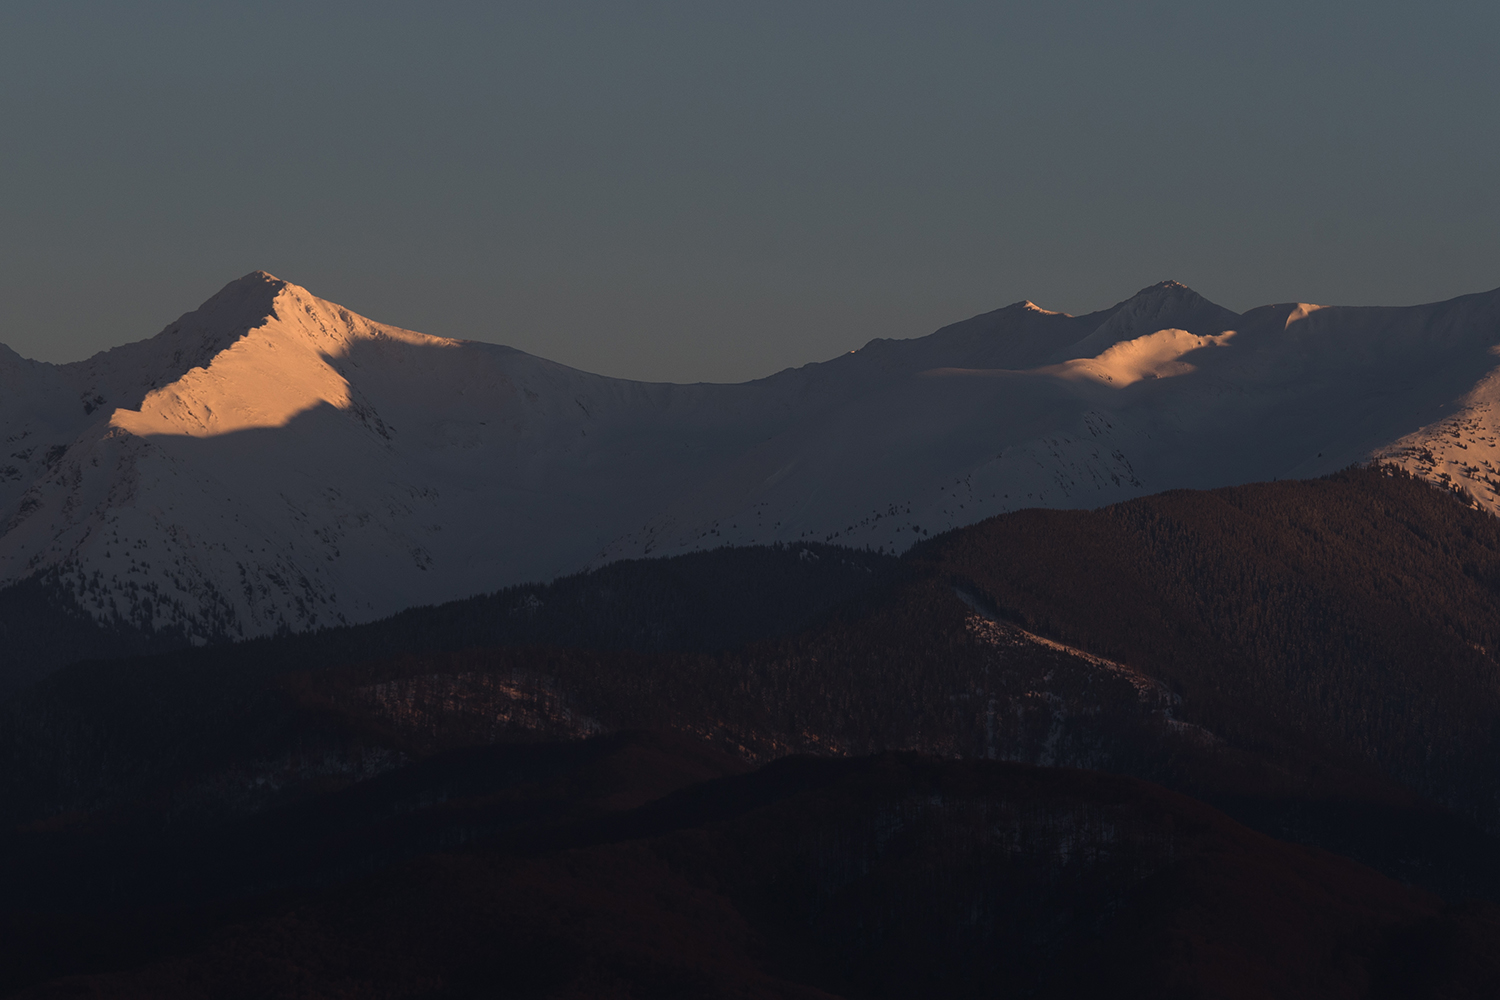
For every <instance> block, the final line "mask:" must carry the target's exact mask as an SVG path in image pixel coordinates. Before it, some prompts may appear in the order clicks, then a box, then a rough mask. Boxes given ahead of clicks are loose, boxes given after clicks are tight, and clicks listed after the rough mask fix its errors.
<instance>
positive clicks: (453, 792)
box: [8, 734, 1500, 1000]
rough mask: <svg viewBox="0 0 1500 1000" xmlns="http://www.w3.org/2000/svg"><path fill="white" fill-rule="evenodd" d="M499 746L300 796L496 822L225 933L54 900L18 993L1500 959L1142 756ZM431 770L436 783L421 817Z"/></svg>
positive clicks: (1172, 991)
mask: <svg viewBox="0 0 1500 1000" xmlns="http://www.w3.org/2000/svg"><path fill="white" fill-rule="evenodd" d="M489 756H490V758H491V761H490V764H491V767H489V768H487V769H486V768H480V769H475V768H472V767H470V768H466V769H460V768H456V767H454V764H455V763H456V762H455V761H452V760H450V759H449V755H441V756H440V757H438V758H434V760H433V761H432V764H433V765H442V766H441V767H435V766H429V767H427V768H425V769H419V770H417V771H415V772H414V773H413V774H412V775H411V776H410V777H409V778H407V779H405V780H404V781H401V782H396V781H392V780H391V779H374V780H372V781H371V782H370V783H369V786H368V789H367V790H364V791H362V792H360V793H358V794H359V798H360V799H361V800H363V801H359V802H349V801H344V800H348V799H350V798H351V796H350V795H349V794H347V793H346V794H345V795H343V796H339V797H335V798H334V799H332V800H330V801H329V802H328V803H326V804H325V805H324V806H322V807H321V808H320V809H319V810H318V811H317V812H316V814H314V815H311V816H308V815H301V816H294V817H283V819H286V818H294V819H297V820H299V821H300V822H299V823H297V825H296V827H295V832H296V833H299V834H301V835H302V839H303V840H304V841H308V840H311V841H313V842H314V845H315V846H314V849H313V851H312V853H311V854H308V853H303V854H300V855H293V856H292V861H293V863H294V864H295V863H302V864H306V863H308V861H309V860H310V859H311V860H323V861H326V862H330V863H332V864H335V865H337V864H339V863H340V862H341V861H342V860H344V859H345V858H347V857H348V855H349V854H350V853H354V852H360V851H369V850H372V849H374V850H381V849H388V847H387V845H388V844H389V842H391V841H392V840H393V839H395V840H398V841H405V840H407V839H409V838H411V837H413V836H416V837H418V838H419V839H422V840H424V842H425V843H428V844H431V843H436V842H441V839H442V833H443V832H444V830H445V829H446V830H449V831H451V830H453V829H454V828H456V827H461V826H466V825H472V824H474V823H476V822H480V823H484V824H485V825H486V826H487V828H488V830H489V831H490V834H491V835H490V838H489V839H488V840H486V841H485V842H484V843H483V844H482V845H476V846H472V847H469V848H467V849H465V850H461V851H454V852H449V853H446V854H441V855H430V856H427V857H424V858H421V859H419V860H416V861H413V862H409V863H406V864H402V865H396V866H393V867H389V868H386V869H385V870H383V871H381V872H380V873H379V874H378V875H375V876H372V877H366V878H363V879H360V880H356V881H353V882H348V883H345V884H343V885H338V886H331V887H329V888H326V889H323V890H320V891H316V892H311V893H302V894H297V895H294V896H286V895H282V896H271V897H263V898H262V899H261V901H259V902H257V903H254V904H243V903H242V904H240V905H239V907H238V908H237V909H234V910H233V911H231V912H233V914H234V917H235V919H234V920H233V922H232V923H230V924H229V925H228V926H226V927H225V928H224V929H223V930H222V931H218V932H206V931H205V930H204V929H203V928H202V927H201V926H195V925H194V924H192V923H190V922H189V921H186V920H184V919H183V917H182V916H181V914H180V912H176V911H172V910H162V909H157V910H153V911H150V912H149V913H148V914H146V915H145V917H144V918H139V919H138V922H136V923H134V924H130V925H125V926H122V925H121V923H120V922H119V921H118V918H114V919H113V920H112V919H111V918H110V916H107V915H101V916H97V917H94V918H93V919H92V921H83V920H79V919H78V918H76V917H75V918H72V922H71V923H70V922H68V921H67V918H61V919H60V918H57V917H52V918H50V920H49V918H47V917H45V916H44V917H41V918H36V923H41V924H43V926H45V927H46V929H47V931H48V932H49V933H47V934H46V935H39V934H38V933H37V932H36V929H35V928H36V923H32V924H27V925H22V926H21V927H20V928H19V933H18V934H17V933H14V932H13V934H12V936H11V938H10V941H9V943H10V944H11V945H12V948H13V950H12V954H11V956H8V957H12V960H13V968H16V967H19V969H21V970H23V974H24V973H30V975H31V978H33V979H42V978H44V977H46V976H47V975H48V973H49V972H52V971H54V970H55V969H56V968H58V967H59V966H62V967H66V963H69V962H71V963H72V964H73V967H74V968H78V965H79V960H78V959H77V958H71V959H70V958H69V957H68V956H67V955H66V954H61V955H60V954H58V952H59V951H64V949H59V948H57V946H56V941H57V939H58V938H60V937H62V936H63V935H77V936H78V937H79V938H81V939H82V947H81V950H82V951H83V952H84V954H85V955H86V956H87V957H86V958H85V959H84V962H83V963H82V964H83V968H82V969H80V971H92V972H93V974H92V975H87V976H84V977H79V978H74V979H72V980H65V981H62V982H54V983H51V984H46V985H40V984H39V985H36V986H35V987H33V988H32V989H30V990H28V991H27V992H26V993H25V995H26V996H30V997H73V996H108V997H132V998H134V997H166V996H171V997H205V998H207V997H213V998H215V1000H220V998H234V997H265V996H292V995H297V996H324V997H362V998H370V997H392V998H394V997H407V996H416V995H436V996H493V995H502V996H506V995H514V996H533V997H559V998H560V997H620V996H642V997H644V996H650V997H720V996H737V997H757V998H758V997H767V998H770V997H778V998H793V997H795V998H809V1000H810V998H815V997H827V996H851V997H870V998H886V997H891V998H894V997H909V996H916V995H936V996H945V997H981V996H995V995H1002V996H1006V995H1023V996H1037V997H1059V998H1061V997H1076V996H1091V995H1109V996H1123V997H1134V996H1141V997H1147V996H1247V997H1248V996H1276V997H1287V998H1296V997H1351V998H1353V997H1369V996H1373V997H1449V996H1470V995H1473V996H1477V995H1480V994H1479V992H1477V991H1480V990H1483V989H1485V988H1486V987H1487V985H1488V984H1490V983H1492V982H1493V977H1494V976H1496V975H1497V974H1500V962H1497V955H1500V910H1496V909H1495V908H1493V907H1489V906H1485V905H1483V904H1470V905H1466V906H1459V907H1454V906H1446V905H1444V904H1443V903H1442V902H1441V901H1440V900H1438V899H1437V898H1436V897H1434V896H1431V895H1430V894H1428V893H1425V892H1422V891H1421V890H1417V889H1413V888H1410V887H1407V886H1403V885H1401V884H1399V883H1397V882H1394V881H1392V880H1390V879H1387V878H1384V877H1382V876H1380V875H1378V874H1377V873H1375V872H1373V871H1371V870H1369V869H1367V868H1364V867H1362V866H1360V865H1357V864H1354V863H1353V862H1350V861H1348V860H1345V859H1343V858H1339V857H1336V856H1334V855H1330V854H1327V853H1324V852H1320V851H1316V850H1311V849H1308V848H1302V847H1297V846H1294V845H1290V844H1286V843H1282V842H1278V841H1275V840H1272V839H1271V838H1268V837H1264V836H1261V835H1258V834H1255V833H1253V832H1251V831H1249V830H1247V829H1245V828H1244V827H1241V826H1239V825H1238V824H1236V823H1234V822H1232V821H1230V820H1229V819H1227V818H1226V817H1224V816H1222V815H1221V814H1218V813H1217V812H1215V811H1214V810H1213V809H1210V808H1208V807H1206V806H1204V805H1203V804H1201V803H1198V802H1195V801H1194V800H1192V799H1188V798H1184V797H1182V796H1177V795H1173V794H1171V793H1168V792H1165V791H1163V790H1162V789H1160V788H1157V787H1155V786H1152V785H1149V784H1146V783H1143V782H1138V781H1134V780H1132V779H1128V778H1122V777H1117V776H1112V775H1104V774H1099V773H1095V772H1080V771H1073V770H1067V769H1058V768H1040V769H1039V768H1031V767H1026V766H1023V765H1016V764H1005V763H997V762H990V761H968V762H962V761H951V760H940V759H937V758H932V757H923V756H919V755H914V754H907V755H894V754H886V755H880V756H874V757H866V758H859V759H854V760H847V759H845V760H831V759H827V758H824V759H818V758H811V757H791V758H785V759H782V760H780V761H778V762H776V763H774V764H771V765H768V766H767V767H765V768H763V769H761V770H759V771H757V772H755V773H752V774H744V775H735V774H733V771H734V770H735V768H734V767H733V765H732V762H731V760H730V759H728V758H720V757H717V756H716V755H714V754H713V753H712V752H709V751H706V750H704V749H701V748H695V747H694V746H692V745H691V744H690V743H689V742H687V741H683V740H681V739H677V740H664V739H662V738H661V737H651V736H643V735H636V734H625V735H623V736H616V737H612V738H608V739H595V740H590V741H587V742H585V743H583V744H582V745H580V744H577V743H571V744H562V745H558V744H542V745H534V746H532V747H530V748H527V749H525V750H524V754H523V752H522V750H521V748H506V749H505V750H504V751H503V752H501V753H491V754H490V755H489ZM444 770H447V771H449V772H456V773H457V775H458V776H459V777H457V778H456V779H455V778H454V777H450V778H449V779H448V780H447V781H446V782H445V781H443V780H442V779H441V778H440V774H441V772H443V771H444ZM715 772H718V774H717V775H716V774H715ZM726 772H727V773H726ZM464 775H467V780H464V778H463V777H462V776H464ZM720 775H723V776H720ZM704 778H707V779H709V780H707V781H706V782H703V783H699V784H690V783H691V782H693V781H694V780H695V779H704ZM424 779H425V781H424ZM424 784H425V785H426V791H427V794H428V795H429V796H431V795H432V794H433V793H434V792H437V791H439V790H441V791H442V792H444V793H446V796H447V797H446V801H445V802H444V803H443V804H442V805H441V806H436V805H434V806H428V807H427V808H426V809H425V810H422V811H420V812H418V813H417V814H416V815H412V814H411V813H407V814H406V815H405V816H403V815H401V812H400V809H399V806H400V805H401V804H403V803H405V804H408V808H411V807H412V806H413V805H415V802H414V801H413V795H414V794H416V793H420V791H421V790H422V789H423V785H424ZM403 785H404V786H405V787H401V786H403ZM674 788H675V789H678V790H676V791H675V792H674ZM642 799H647V800H649V801H647V802H646V803H645V804H644V805H638V804H637V803H638V802H640V800H642ZM418 808H420V807H418ZM309 831H311V833H312V836H309ZM320 837H321V840H319V839H318V838H320ZM240 839H241V840H242V841H243V847H242V850H241V853H240V854H239V855H238V856H239V857H241V858H244V859H245V860H246V861H247V862H248V867H249V868H250V870H251V872H252V873H260V872H263V871H264V870H265V869H264V861H265V859H266V858H267V857H270V858H272V859H275V853H274V852H275V850H276V848H277V847H281V848H282V849H283V850H284V849H285V846H284V845H285V834H282V835H281V837H280V838H279V839H278V829H277V827H276V825H275V824H272V825H270V826H269V827H267V826H266V825H264V824H263V825H261V826H260V827H258V828H254V829H251V830H246V831H245V835H243V836H242V837H241V838H240ZM268 839H270V840H271V846H270V848H269V849H268V847H267V844H266V841H267V840H268ZM182 853H183V854H184V855H185V856H186V857H188V858H189V859H190V860H196V859H195V858H193V856H192V852H191V850H187V851H183V852H182ZM276 860H280V861H281V864H282V865H283V866H285V865H286V860H285V859H276ZM163 867H166V866H163ZM224 867H225V868H226V869H227V868H229V866H227V865H226V866H224ZM216 874H219V875H220V877H221V878H222V877H223V876H224V875H225V874H228V872H227V871H226V872H218V873H216ZM233 874H240V872H238V871H235V872H234V873H233ZM231 877H233V876H232V875H231ZM241 877H244V876H243V875H241ZM143 924H144V925H145V926H144V927H143V926H142V925H143ZM39 938H41V939H42V942H43V944H42V946H41V947H37V942H38V939H39ZM18 939H19V941H20V942H24V943H25V944H28V945H31V947H28V948H26V949H24V950H19V949H14V945H15V944H16V943H17V942H18ZM164 941H165V942H166V943H163V942H164ZM75 947H78V946H77V945H75ZM122 952H123V953H125V954H128V955H130V956H132V957H134V958H135V961H133V962H127V963H126V964H127V966H131V967H127V968H123V969H117V970H115V971H106V970H108V969H109V967H110V965H111V964H112V963H113V964H116V965H118V964H119V957H118V956H119V954H120V953H122ZM90 963H92V964H93V965H94V967H95V969H96V970H97V971H94V970H90V969H89V968H88V964H90Z"/></svg>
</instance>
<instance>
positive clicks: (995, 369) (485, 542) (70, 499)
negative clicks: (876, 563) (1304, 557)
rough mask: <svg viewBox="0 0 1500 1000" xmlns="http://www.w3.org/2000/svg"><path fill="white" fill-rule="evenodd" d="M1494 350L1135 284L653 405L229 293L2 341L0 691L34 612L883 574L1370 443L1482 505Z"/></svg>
mask: <svg viewBox="0 0 1500 1000" xmlns="http://www.w3.org/2000/svg"><path fill="white" fill-rule="evenodd" d="M1497 346H1500V291H1495V292H1489V293H1484V294H1477V295H1467V296H1463V297H1460V298H1457V299H1453V300H1450V301H1448V302H1440V303H1433V304H1430V305H1422V306H1412V307H1403V308H1374V309H1366V308H1350V307H1318V306H1314V305H1309V304H1306V303H1283V304H1280V305H1271V306H1264V307H1261V308H1257V309H1252V310H1250V311H1248V312H1246V313H1243V314H1239V313H1235V312H1233V311H1231V310H1228V309H1224V308H1222V307H1220V306H1217V305H1215V304H1214V303H1212V302H1209V301H1208V300H1206V299H1204V298H1203V297H1202V296H1200V295H1198V294H1197V293H1195V292H1194V291H1192V290H1191V289H1189V288H1186V287H1184V286H1182V285H1179V284H1177V283H1175V282H1162V283H1160V284H1157V285H1153V286H1151V287H1149V288H1145V289H1142V290H1141V291H1140V292H1138V293H1137V294H1135V295H1133V296H1131V297H1130V298H1128V299H1125V300H1124V301H1122V302H1119V303H1117V304H1116V305H1114V306H1111V307H1109V308H1107V309H1103V310H1100V311H1098V312H1095V313H1090V314H1088V315H1084V316H1069V315H1065V314H1062V313H1056V312H1050V311H1048V310H1045V309H1041V308H1039V307H1037V306H1035V305H1033V304H1032V303H1030V302H1019V303H1016V304H1014V305H1012V306H1008V307H1006V308H1003V309H997V310H994V311H992V312H988V313H985V314H983V315H980V316H975V317H973V318H971V319H968V320H964V321H962V322H960V323H955V324H953V325H951V326H948V327H945V328H943V329H941V330H938V331H937V332H935V333H932V334H930V335H928V336H925V337H917V338H913V339H910V340H884V339H880V340H873V341H870V342H869V343H867V344H866V345H865V346H864V347H862V348H860V349H858V350H856V351H851V352H848V353H845V354H841V355H840V356H838V357H836V358H832V359H830V360H828V361H825V362H819V363H814V364H808V365H804V366H802V367H800V368H795V369H787V370H785V371H782V372H778V373H776V374H774V375H771V376H769V377H767V378H763V379H758V380H755V381H752V382H746V383H741V384H734V385H716V384H697V385H671V384H661V383H644V382H633V381H627V380H623V379H614V378H607V377H604V376H600V375H594V374H590V373H588V372H582V371H577V370H574V369H571V368H567V367H565V366H563V365H558V364H554V363H552V362H550V361H546V360H544V359H542V358H537V357H532V356H530V355H527V354H525V353H523V352H521V351H516V350H513V349H511V348H508V347H503V346H500V345H497V344H490V343H480V342H475V341H467V340H454V339H448V338H442V337H432V336H427V335H424V334H421V333H415V332H413V331H409V330H402V329H399V328H396V327H392V326H388V325H385V324H381V323H378V322H375V321H373V320H370V319H367V318H365V317H363V316H359V315H357V314H355V313H353V312H351V311H350V310H348V309H346V308H344V307H342V306H339V305H337V304H335V303H332V302H328V301H325V300H323V299H320V298H318V297H317V296H315V295H313V294H312V293H311V292H309V291H308V290H307V289H304V288H300V287H298V286H297V285H294V284H292V283H290V282H287V281H284V280H281V279H279V278H276V277H273V276H271V275H269V274H265V273H263V272H256V273H253V274H250V275H246V276H245V277H244V278H241V279H239V280H238V281H235V282H231V283H230V284H229V285H227V286H225V287H224V288H223V289H222V290H221V291H220V292H219V293H218V294H216V295H214V296H213V297H211V298H210V299H209V300H208V301H206V302H205V303H203V305H202V306H200V307H199V308H198V309H196V310H194V311H193V312H190V313H187V314H185V315H183V316H182V317H180V318H179V319H178V320H177V321H175V322H173V323H171V324H169V325H168V326H167V328H166V329H165V330H163V331H162V332H161V333H159V334H158V335H157V336H155V337H151V338H149V339H146V340H140V341H137V342H135V343H130V344H125V345H122V346H120V347H116V348H114V349H112V350H109V351H105V352H102V353H100V354H98V355H95V356H94V357H92V358H89V359H86V360H84V361H79V362H75V363H71V364H64V365H52V364H44V363H41V362H34V361H28V360H25V359H23V358H20V357H18V356H16V355H15V354H14V353H13V352H11V351H9V350H8V349H4V348H3V347H0V623H3V625H4V627H5V628H6V629H7V630H8V634H10V633H15V634H16V635H17V638H16V639H15V640H13V641H12V642H10V643H7V645H8V646H9V647H11V648H13V649H15V650H19V652H14V653H10V654H9V655H8V657H7V661H6V662H4V663H0V675H3V676H0V685H6V684H8V685H9V686H15V685H17V684H23V683H26V682H27V681H29V680H30V679H31V678H33V677H35V676H37V675H38V674H40V673H41V672H44V671H45V670H46V669H50V668H51V667H54V666H57V665H59V664H58V661H57V659H56V658H53V659H52V660H48V659H47V658H46V656H45V648H44V644H39V643H36V642H34V641H32V639H31V638H29V636H34V635H35V634H36V633H37V627H34V626H33V624H32V623H33V617H32V614H31V611H32V610H35V609H37V608H40V609H41V611H42V612H43V613H44V618H45V619H46V621H48V622H56V623H61V622H64V621H74V622H76V621H83V620H87V621H92V622H94V623H95V624H96V625H98V626H99V627H100V629H101V630H103V633H107V635H102V637H96V638H100V641H101V642H107V643H115V644H119V643H125V644H126V648H130V649H131V650H132V651H137V652H146V651H151V650H154V649H159V648H162V647H164V646H166V645H171V644H174V643H175V644H180V645H190V644H195V643H196V644H202V643H214V642H222V641H225V640H240V639H250V638H257V637H264V636H269V635H277V634H280V633H283V632H286V631H312V630H315V629H318V628H328V627H334V626H338V625H348V624H358V623H363V622H370V621H375V620H378V619H381V618H385V617H388V616H390V615H391V614H394V613H396V612H398V611H401V610H404V609H406V608H409V607H414V606H420V605H428V604H437V603H443V602H446V601H450V600H455V599H459V598H463V597H467V596H469V595H472V594H479V593H490V592H493V591H495V590H497V589H499V588H502V587H506V586H514V585H519V584H524V583H527V582H530V581H536V580H550V579H555V578H556V577H558V576H562V575H568V574H572V573H577V572H580V571H583V570H585V569H588V568H591V567H597V566H600V565H603V564H605V563H608V562H611V561H615V560H619V559H629V558H641V557H647V556H652V557H658V556H664V555H680V554H684V553H688V552H693V551H699V550H707V549H713V548H719V547H721V546H724V545H734V546H752V545H767V544H776V543H781V544H800V543H803V542H823V543H837V544H841V545H847V546H849V547H851V548H870V549H874V550H876V551H880V552H885V553H890V554H896V553H900V552H903V551H905V550H906V549H908V548H909V547H911V546H912V545H914V544H915V543H916V542H918V541H919V540H921V539H924V538H930V537H932V536H933V535H936V534H940V533H942V532H944V531H947V530H950V529H952V528H956V527H962V526H964V525H968V524H973V523H976V522H978V521H981V520H983V519H984V518H986V517H989V516H992V515H995V514H1001V513H1006V512H1010V511H1015V510H1020V509H1026V508H1032V507H1045V508H1054V509H1092V508H1096V507H1099V506H1102V505H1105V504H1111V503H1117V502H1120V501H1124V500H1127V499H1130V498H1132V497H1139V496H1144V495H1149V494H1154V493H1159V492H1161V491H1163V490H1168V489H1174V488H1193V489H1204V488H1213V487H1220V486H1231V485H1236V484H1243V483H1249V482H1256V481H1265V480H1274V479H1282V478H1308V477H1313V476H1318V475H1322V474H1326V473H1329V472H1332V471H1335V470H1337V469H1340V468H1343V467H1345V466H1347V465H1349V464H1351V463H1362V462H1367V461H1369V460H1371V459H1373V458H1384V459H1386V460H1388V461H1390V462H1393V463H1396V464H1399V465H1401V466H1402V467H1404V468H1406V469H1408V470H1409V471H1411V472H1413V473H1414V474H1417V475H1419V476H1421V477H1423V478H1425V479H1428V480H1429V481H1432V482H1437V483H1444V484H1448V485H1450V486H1457V487H1460V488H1462V489H1463V490H1465V491H1466V492H1467V495H1469V496H1470V497H1471V499H1472V500H1473V501H1474V502H1475V503H1476V504H1478V505H1480V506H1483V507H1486V508H1487V509H1490V510H1492V511H1493V510H1500V424H1497V423H1496V421H1497V420H1500V399H1497V398H1495V394H1496V393H1497V392H1500V380H1497V379H1495V378H1493V377H1492V376H1493V374H1494V373H1495V371H1496V365H1497V359H1496V355H1495V353H1494V352H1495V349H1496V348H1497ZM28 583H29V584H32V585H34V586H33V589H26V588H22V589H21V590H20V591H12V590H7V588H13V587H16V586H19V585H21V584H28ZM35 587H40V588H41V593H40V595H39V594H38V593H36V592H35V589H34V588H35ZM36 621H37V622H38V624H40V623H41V620H40V619H37V620H36ZM75 627H76V626H75ZM28 629H29V630H30V631H28ZM88 645H89V643H88V642H87V641H84V640H80V643H79V645H78V647H77V648H76V649H75V650H74V651H73V652H74V653H77V654H79V655H88V654H89V653H90V649H89V648H86V647H88ZM28 649H29V650H31V652H27V650H28ZM38 650H40V651H41V652H40V654H38V655H40V656H41V658H40V659H38V658H37V656H36V655H33V654H35V653H36V652H37V651H38ZM23 654H25V655H23Z"/></svg>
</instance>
